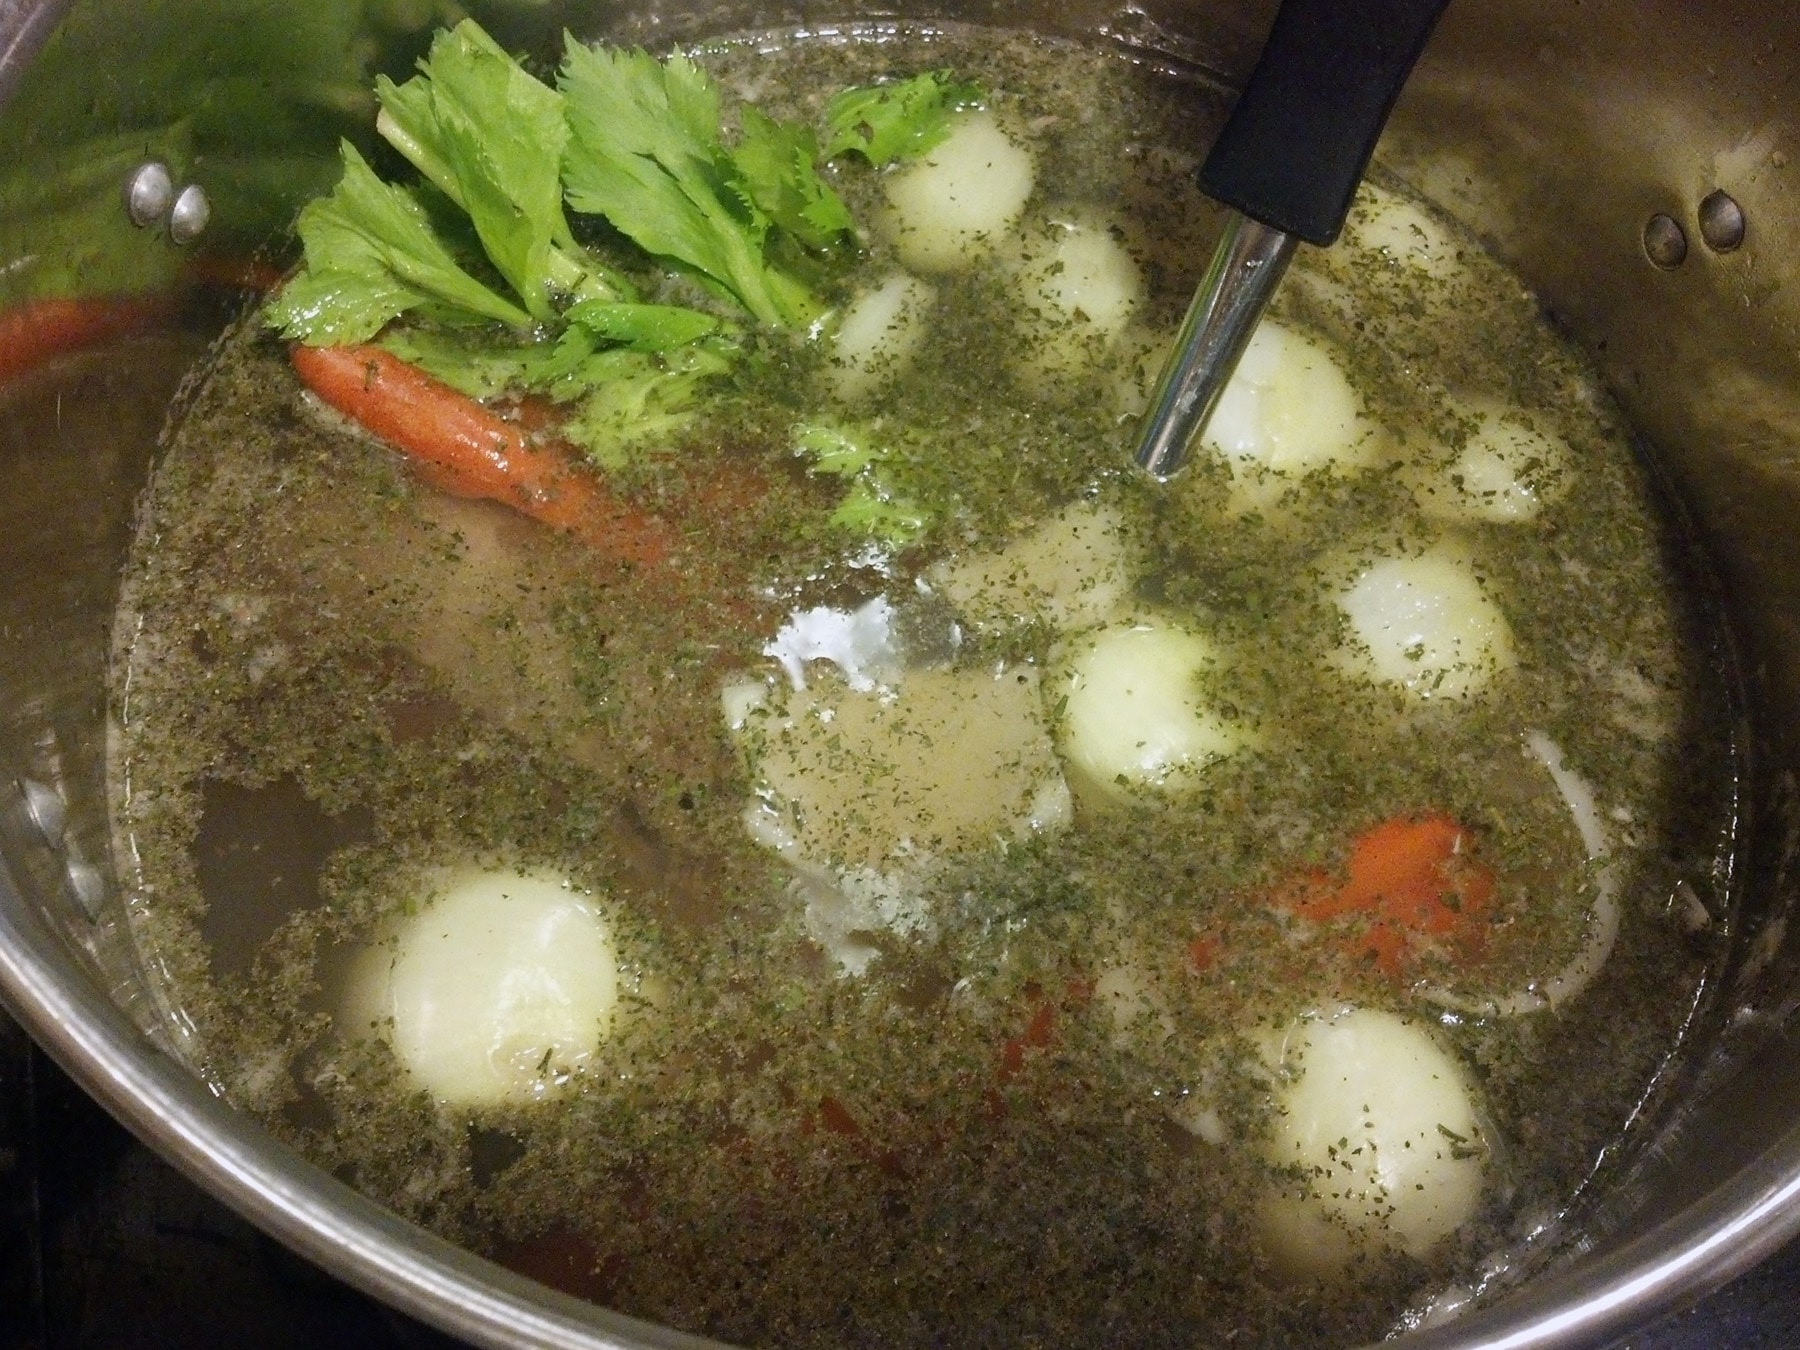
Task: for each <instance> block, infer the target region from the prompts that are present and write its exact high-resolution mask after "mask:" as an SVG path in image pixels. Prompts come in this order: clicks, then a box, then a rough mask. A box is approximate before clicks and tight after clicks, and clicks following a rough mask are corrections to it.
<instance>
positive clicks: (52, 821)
mask: <svg viewBox="0 0 1800 1350" xmlns="http://www.w3.org/2000/svg"><path fill="white" fill-rule="evenodd" d="M18 787H19V795H20V796H21V797H23V798H24V799H25V818H26V819H27V820H29V821H30V822H31V823H32V825H33V827H34V828H36V830H37V832H38V833H39V834H41V835H43V836H44V842H45V843H46V844H48V845H50V847H51V848H55V847H56V846H57V845H58V844H60V843H61V842H62V833H63V821H64V819H65V818H66V816H67V812H66V811H65V809H64V807H63V799H62V796H61V794H60V793H58V792H57V790H56V789H55V788H53V787H46V786H45V785H44V784H42V783H39V782H37V781H36V780H34V779H30V778H21V779H19V780H18Z"/></svg>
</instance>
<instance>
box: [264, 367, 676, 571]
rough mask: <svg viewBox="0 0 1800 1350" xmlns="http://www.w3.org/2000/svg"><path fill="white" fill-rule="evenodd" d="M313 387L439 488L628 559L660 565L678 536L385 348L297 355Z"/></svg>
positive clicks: (560, 451)
mask: <svg viewBox="0 0 1800 1350" xmlns="http://www.w3.org/2000/svg"><path fill="white" fill-rule="evenodd" d="M289 359H290V360H291V361H292V362H293V366H294V370H295V372H296V373H297V374H298V375H299V376H300V379H301V381H302V382H303V383H304V384H305V385H306V387H307V388H309V389H310V390H312V391H313V393H315V394H317V395H318V396H319V397H320V398H321V399H323V400H324V401H325V402H326V403H327V404H329V405H330V406H331V407H333V408H335V409H336V410H337V411H338V412H341V413H343V414H344V415H345V416H346V417H348V418H350V419H351V420H352V421H354V422H356V423H358V424H359V425H361V426H362V427H364V428H366V429H367V430H368V431H370V432H371V433H373V434H374V435H375V436H377V437H379V438H380V439H381V440H383V441H385V442H387V443H388V444H389V445H391V446H393V447H394V448H395V449H397V450H400V451H402V452H403V453H405V454H406V455H408V456H410V457H411V458H412V460H413V462H414V464H415V467H416V468H417V469H418V470H419V472H420V474H421V476H422V477H424V478H425V479H426V481H427V482H429V483H431V484H432V485H433V486H434V487H438V488H441V489H442V490H444V491H446V492H450V493H454V494H455V495H457V496H460V497H475V498H483V499H488V500H492V501H497V502H501V503H504V504H505V505H507V506H510V507H512V508H513V509H514V510H517V511H521V512H523V513H524V514H526V515H528V516H531V517H532V518H533V519H535V520H539V521H542V522H543V523H544V524H546V525H550V526H553V527H555V528H556V529H559V530H566V531H568V532H569V533H571V534H574V535H576V536H577V537H578V538H581V539H583V540H585V541H586V542H588V543H589V544H592V545H593V546H594V547H595V548H596V549H597V550H599V551H600V552H601V553H603V554H605V555H606V556H608V557H611V558H614V559H617V560H618V561H620V562H626V563H636V564H639V565H641V566H654V565H656V564H658V563H662V562H664V561H665V560H666V559H667V558H668V557H669V554H670V553H671V552H672V551H673V549H674V546H675V542H676V535H675V532H674V531H673V530H672V529H671V528H670V527H669V526H668V525H667V524H666V523H665V522H663V521H660V520H658V519H656V518H655V517H654V516H650V515H646V514H645V513H644V512H642V511H640V510H638V509H637V508H636V507H634V506H632V505H631V504H630V503H629V502H626V501H624V500H623V499H622V498H620V497H618V496H617V495H615V494H614V493H613V492H612V491H610V490H609V489H608V488H607V487H606V485H605V484H604V483H602V482H601V481H600V479H599V478H597V477H596V476H595V475H594V473H593V472H592V471H591V470H590V469H588V468H587V467H586V466H585V465H583V464H582V463H581V462H580V461H579V459H578V457H577V456H576V454H575V452H574V451H573V450H572V449H570V448H569V447H568V446H566V445H563V444H561V443H559V442H555V441H540V440H537V439H534V438H533V437H532V436H531V435H530V434H528V433H527V431H526V430H525V429H524V428H523V427H522V426H520V425H519V424H518V423H516V422H509V421H507V420H506V419H505V418H503V417H500V416H499V415H498V414H496V413H494V412H492V411H491V410H489V409H487V408H484V407H483V406H482V405H481V404H479V403H477V402H476V401H475V400H474V399H472V398H469V397H468V396H467V395H465V394H462V393H459V392H458V391H456V390H455V389H452V388H451V387H450V386H449V385H447V384H444V383H443V382H442V381H440V380H437V379H434V378H432V377H431V376H430V375H427V374H426V373H425V372H424V371H422V370H420V369H419V368H418V367H417V366H414V365H411V364H409V363H407V362H405V361H402V360H401V359H400V358H399V357H397V356H395V355H393V354H392V353H391V352H386V351H383V350H382V349H381V348H379V347H308V346H304V345H296V346H294V347H292V348H291V349H290V351H289Z"/></svg>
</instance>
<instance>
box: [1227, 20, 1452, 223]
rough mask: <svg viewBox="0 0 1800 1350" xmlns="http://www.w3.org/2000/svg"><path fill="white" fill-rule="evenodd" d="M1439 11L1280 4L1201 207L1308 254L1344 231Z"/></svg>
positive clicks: (1229, 125)
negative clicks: (1301, 245) (1262, 228)
mask: <svg viewBox="0 0 1800 1350" xmlns="http://www.w3.org/2000/svg"><path fill="white" fill-rule="evenodd" d="M1448 4H1449V0H1282V5H1281V9H1280V11H1279V12H1277V14H1276V15H1275V26H1274V27H1273V28H1272V29H1271V30H1270V32H1269V41H1268V45H1267V46H1265V47H1264V48H1263V53H1262V55H1261V56H1260V57H1259V58H1258V59H1257V62H1256V69H1255V70H1253V71H1251V72H1250V81H1249V83H1248V84H1246V85H1245V86H1244V92H1243V96H1242V97H1240V98H1239V99H1238V103H1237V107H1236V108H1234V109H1233V110H1232V113H1231V119H1230V120H1229V121H1228V122H1226V124H1225V130H1224V131H1222V132H1221V133H1220V134H1219V139H1218V141H1217V142H1216V143H1215V144H1214V145H1213V148H1212V153H1211V154H1210V155H1208V156H1207V157H1206V163H1205V164H1203V165H1202V166H1201V168H1200V188H1201V191H1203V192H1205V193H1206V195H1207V196H1209V197H1212V198H1214V199H1215V200H1217V201H1221V202H1223V203H1225V204H1226V205H1227V206H1235V207H1236V208H1237V209H1238V210H1240V211H1242V212H1243V213H1244V214H1245V215H1247V216H1249V217H1251V218H1252V219H1253V220H1259V221H1261V222H1262V223H1263V224H1264V225H1268V226H1271V227H1273V228H1275V229H1277V230H1281V231H1284V232H1285V233H1288V234H1292V235H1297V236H1299V237H1300V238H1301V239H1304V240H1306V241H1307V242H1308V243H1309V244H1329V243H1331V241H1332V240H1334V239H1336V238H1337V236H1338V231H1339V230H1341V229H1342V228H1343V227H1344V217H1345V216H1346V215H1347V214H1348V213H1349V211H1350V199H1351V197H1353V196H1354V195H1355V193H1356V185H1357V184H1358V183H1360V182H1361V181H1362V176H1363V170H1364V169H1365V168H1367V167H1368V164H1369V156H1370V155H1372V154H1373V153H1374V152H1375V142H1376V141H1377V140H1378V139H1379V138H1380V136H1381V128H1382V127H1383V126H1384V125H1385V124H1386V123H1387V118H1388V113H1389V111H1390V110H1392V108H1393V106H1394V100H1395V99H1397V98H1399V97H1400V89H1401V86H1402V85H1404V84H1405V83H1406V77H1407V76H1408V75H1409V74H1411V73H1412V68H1413V64H1414V62H1416V61H1417V60H1418V59H1419V53H1420V52H1421V51H1422V50H1424V47H1425V39H1426V38H1428V37H1430V36H1431V30H1432V27H1433V25H1435V24H1436V23H1437V20H1438V15H1440V14H1442V13H1443V12H1444V9H1445V7H1446V6H1447V5H1448Z"/></svg>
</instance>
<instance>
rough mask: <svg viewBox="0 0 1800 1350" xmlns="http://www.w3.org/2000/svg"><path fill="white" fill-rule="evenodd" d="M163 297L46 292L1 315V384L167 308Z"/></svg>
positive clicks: (127, 329) (138, 324)
mask: <svg viewBox="0 0 1800 1350" xmlns="http://www.w3.org/2000/svg"><path fill="white" fill-rule="evenodd" d="M170 303H171V299H170V297H168V296H165V295H158V294H154V293H144V294H135V295H89V296H45V297H43V298H42V299H38V300H28V301H26V302H25V303H24V304H22V305H20V306H18V307H17V308H16V309H10V310H8V311H6V313H4V314H0V385H4V384H9V383H11V382H12V381H13V380H17V379H20V378H22V377H23V376H26V375H29V374H31V372H33V371H34V370H37V369H39V368H40V367H42V366H44V365H46V364H48V363H49V362H50V361H51V360H53V359H54V358H56V357H58V356H63V355H65V354H67V353H69V352H77V351H84V350H86V349H87V348H89V347H96V346H98V345H99V344H100V343H102V342H105V341H107V340H108V339H109V338H115V337H123V336H124V335H125V334H127V333H134V332H136V331H138V330H139V329H141V328H144V327H146V326H148V325H149V324H150V323H151V322H153V321H154V320H155V319H157V318H158V317H160V316H161V315H163V314H165V313H167V312H168V310H169V307H170Z"/></svg>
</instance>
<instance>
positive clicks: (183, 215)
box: [169, 183, 212, 244]
mask: <svg viewBox="0 0 1800 1350" xmlns="http://www.w3.org/2000/svg"><path fill="white" fill-rule="evenodd" d="M211 219H212V204H211V203H210V202H208V201H207V200H206V190H205V189H204V188H202V187H201V186H200V185H199V184H198V183H189V184H188V185H187V186H186V187H184V188H183V189H181V195H180V196H179V197H177V198H176V199H175V205H174V207H173V208H172V209H171V210H170V211H169V238H171V239H173V240H174V241H175V242H176V243H178V244H191V243H193V242H194V240H196V239H198V238H199V237H200V232H201V231H202V230H204V229H205V228H206V222H207V221H209V220H211Z"/></svg>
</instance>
